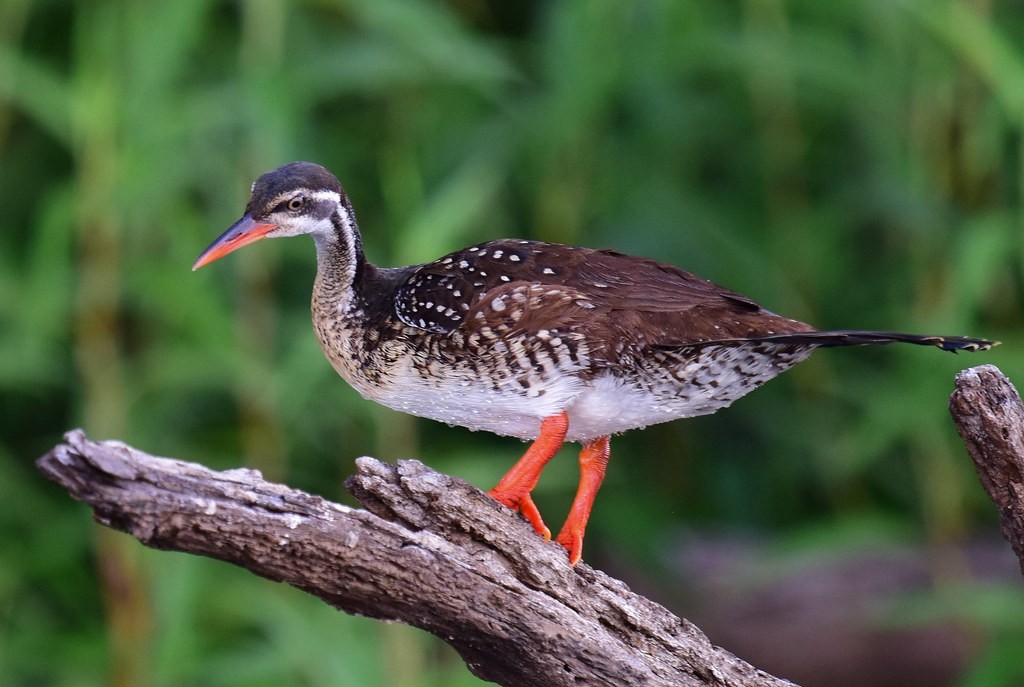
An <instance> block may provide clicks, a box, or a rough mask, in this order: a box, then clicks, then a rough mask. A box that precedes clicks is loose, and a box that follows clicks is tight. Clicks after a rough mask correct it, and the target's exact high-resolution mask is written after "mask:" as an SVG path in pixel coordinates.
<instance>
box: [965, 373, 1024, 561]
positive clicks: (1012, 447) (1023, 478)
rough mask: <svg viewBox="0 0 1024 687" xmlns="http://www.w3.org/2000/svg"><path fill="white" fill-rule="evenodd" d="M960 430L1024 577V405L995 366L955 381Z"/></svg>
mask: <svg viewBox="0 0 1024 687" xmlns="http://www.w3.org/2000/svg"><path fill="white" fill-rule="evenodd" d="M949 411H950V413H952V415H953V421H954V422H955V423H956V427H957V431H958V432H959V433H960V436H961V437H962V438H963V440H964V443H966V444H967V452H968V453H970V455H971V459H972V460H973V461H974V469H975V470H977V472H978V477H979V478H980V479H981V486H982V487H984V489H985V491H986V492H988V496H989V498H990V499H992V501H993V502H995V504H996V507H997V508H998V509H999V522H1000V525H1001V526H1002V529H1003V536H1004V537H1006V540H1007V541H1008V542H1010V546H1012V547H1013V550H1014V552H1015V553H1016V554H1017V558H1018V559H1020V562H1021V572H1022V573H1024V404H1022V403H1021V399H1020V394H1019V393H1018V392H1017V389H1015V388H1014V386H1013V384H1011V383H1010V380H1009V379H1007V378H1006V376H1005V375H1004V374H1003V373H1002V372H1000V371H999V368H998V367H996V366H995V365H979V366H978V367H972V368H969V369H967V370H964V371H962V372H960V373H959V374H957V376H956V389H955V390H954V391H953V395H952V396H951V397H950V399H949Z"/></svg>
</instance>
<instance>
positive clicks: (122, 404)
mask: <svg viewBox="0 0 1024 687" xmlns="http://www.w3.org/2000/svg"><path fill="white" fill-rule="evenodd" d="M120 10H121V8H120V6H119V5H117V4H115V3H105V4H95V5H82V6H79V7H78V8H77V10H76V22H75V27H74V28H75V38H76V42H75V50H76V51H77V53H78V59H77V60H76V67H77V69H76V71H75V73H74V74H73V75H72V79H73V87H72V102H71V122H72V129H73V131H72V133H73V145H74V151H73V155H74V157H75V169H76V179H75V183H76V186H77V199H78V205H77V208H76V212H75V221H76V225H77V235H78V248H77V260H78V265H77V274H78V284H77V290H76V291H77V294H76V295H77V299H78V303H77V306H76V309H75V311H76V320H75V344H74V347H75V360H76V363H77V368H78V373H79V376H80V377H81V380H82V382H81V390H82V395H81V404H82V407H81V413H82V420H83V422H84V425H85V427H86V428H87V429H88V431H89V432H92V433H94V434H95V435H97V436H104V437H125V436H127V428H128V419H127V415H128V411H127V404H126V398H125V396H126V390H125V368H124V360H123V358H122V347H123V346H124V339H125V332H124V330H123V328H122V323H121V316H122V311H121V307H122V297H121V290H122V276H123V275H122V271H123V269H124V266H123V264H122V253H121V247H122V238H121V232H122V229H123V226H122V222H121V219H120V218H121V215H122V207H121V202H120V201H121V194H119V192H118V191H119V189H118V184H119V181H120V178H119V177H120V166H119V165H120V161H121V156H120V152H121V151H120V149H119V146H118V138H119V133H120V132H119V127H120V124H121V121H120V112H119V109H118V102H119V100H120V98H122V97H123V94H122V93H121V92H120V89H119V83H120V80H121V76H122V74H120V73H119V71H120V70H119V67H120V66H121V63H120V61H119V60H120V55H119V54H118V49H119V48H120V46H121V42H120V39H121V37H122V36H121V35H119V31H118V29H119V28H120V21H119V17H118V16H117V15H118V14H119V13H120ZM94 535H95V541H96V565H97V567H98V572H99V579H100V581H101V584H102V586H103V600H104V605H105V608H106V612H107V629H108V632H109V636H110V649H111V655H110V660H111V665H110V684H111V685H113V686H114V687H144V686H145V685H148V684H150V674H151V670H150V667H151V666H150V658H151V655H150V653H151V651H150V650H151V638H152V634H151V629H152V628H151V609H150V606H149V602H148V598H147V593H146V587H147V575H146V573H145V570H144V569H143V568H142V566H141V564H140V561H139V553H140V549H139V547H138V546H137V545H136V544H135V542H133V541H131V540H130V539H128V538H126V537H123V536H121V535H119V534H117V533H115V532H113V531H112V530H109V529H106V528H102V527H98V526H97V527H96V528H95V530H94Z"/></svg>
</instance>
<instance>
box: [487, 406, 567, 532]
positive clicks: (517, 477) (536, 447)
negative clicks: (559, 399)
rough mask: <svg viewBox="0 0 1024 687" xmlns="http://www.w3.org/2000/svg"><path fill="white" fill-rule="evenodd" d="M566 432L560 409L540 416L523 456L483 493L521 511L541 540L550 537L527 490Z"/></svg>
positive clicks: (555, 451) (564, 418)
mask: <svg viewBox="0 0 1024 687" xmlns="http://www.w3.org/2000/svg"><path fill="white" fill-rule="evenodd" d="M568 431H569V416H568V415H566V414H565V413H564V412H562V413H559V414H558V415H552V416H551V417H548V418H544V420H543V421H542V422H541V423H540V434H539V435H538V436H537V438H536V440H534V442H533V443H532V444H530V448H528V449H526V453H524V454H523V457H522V458H520V459H519V461H518V462H517V463H516V464H515V465H513V466H512V469H511V470H509V471H508V472H507V473H505V476H504V477H502V478H501V481H499V482H498V484H497V485H496V486H495V487H494V489H491V490H490V491H489V492H487V493H488V494H489V495H490V496H491V498H493V499H494V500H495V501H497V502H498V503H501V504H503V505H505V506H508V507H509V508H511V509H512V510H517V511H519V512H520V513H522V514H523V516H524V517H525V518H526V519H527V520H529V521H530V524H531V525H533V529H534V530H536V531H537V534H539V535H540V536H542V537H544V540H545V541H547V540H549V539H551V530H549V529H548V528H547V525H545V524H544V520H543V519H542V518H541V517H540V511H539V510H538V509H537V505H536V504H535V503H534V502H533V498H532V497H531V496H530V492H531V491H533V488H534V487H535V486H537V481H538V480H539V479H540V473H541V472H542V471H543V470H544V466H545V465H547V464H548V461H549V460H551V458H552V457H553V456H554V455H555V454H556V453H558V449H560V448H562V444H563V443H565V433H566V432H568Z"/></svg>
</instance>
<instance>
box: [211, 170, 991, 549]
mask: <svg viewBox="0 0 1024 687" xmlns="http://www.w3.org/2000/svg"><path fill="white" fill-rule="evenodd" d="M302 234H308V235H309V236H311V237H312V238H313V243H314V244H315V247H316V256H317V271H316V279H315V282H314V287H313V296H312V319H313V326H314V330H315V333H316V336H317V339H318V340H319V342H320V346H321V348H322V349H323V352H324V354H325V355H326V357H327V359H328V360H329V361H330V363H331V365H332V366H333V367H334V369H335V370H336V371H337V372H338V374H339V375H340V376H341V377H342V378H344V379H345V381H347V382H348V383H349V384H350V385H351V386H352V387H353V388H354V389H355V390H356V391H357V392H359V394H361V395H362V396H363V397H365V398H367V399H369V400H372V401H375V402H377V403H380V404H383V405H385V406H388V407H390V408H393V409H395V410H398V411H401V412H403V413H408V414H411V415H416V416H420V417H425V418H430V419H432V420H437V421H440V422H444V423H447V424H449V425H455V426H461V427H466V428H468V429H470V430H486V431H488V432H492V433H494V434H498V435H504V436H511V437H517V438H519V439H522V440H527V441H530V442H532V443H531V444H530V445H529V447H528V448H527V450H526V452H525V453H524V454H523V456H522V457H521V458H520V459H519V460H518V461H517V462H516V463H515V464H514V465H513V466H512V468H511V469H510V470H509V471H508V472H507V473H506V474H505V475H504V476H503V477H502V478H501V479H500V480H499V482H498V483H497V485H496V486H495V487H494V488H493V489H491V490H490V491H489V492H487V493H488V494H489V495H490V496H491V497H492V498H493V499H494V500H496V501H497V502H498V503H500V504H503V505H504V506H507V507H509V508H511V509H513V510H516V511H519V512H520V513H521V514H522V516H524V517H525V518H526V520H527V521H529V523H530V524H531V525H532V526H533V529H534V530H535V531H536V532H537V533H538V534H540V535H541V536H543V537H544V538H545V539H550V538H551V532H550V530H549V529H548V527H547V526H546V525H545V523H544V520H543V518H542V517H541V514H540V512H539V510H538V508H537V506H536V504H535V503H534V501H533V498H532V496H531V492H532V491H533V489H534V487H535V486H536V485H537V482H538V480H539V479H540V476H541V472H542V471H543V469H544V467H545V465H546V464H547V463H548V461H549V460H550V459H551V458H552V457H553V456H554V455H555V453H557V452H558V451H559V449H560V448H561V447H562V445H563V444H564V443H565V442H578V443H580V444H581V446H582V448H581V450H580V453H579V465H580V479H579V485H578V488H577V491H576V495H575V497H574V498H573V501H572V505H571V507H570V510H569V513H568V516H567V517H566V520H565V524H564V526H563V527H562V529H561V530H560V532H559V534H558V535H557V536H556V537H555V539H556V541H557V542H558V543H559V544H561V545H562V546H563V547H564V548H565V549H566V551H567V552H568V558H569V562H570V564H571V565H575V564H576V563H578V562H579V560H580V559H581V557H582V552H583V538H584V533H585V530H586V526H587V521H588V519H589V517H590V513H591V510H592V507H593V504H594V499H595V497H596V495H597V492H598V489H599V488H600V486H601V482H602V480H603V479H604V475H605V470H606V467H607V464H608V460H609V454H610V438H611V436H613V435H616V434H620V433H622V432H626V431H628V430H632V429H640V428H644V427H646V426H649V425H654V424H657V423H661V422H668V421H670V420H675V419H678V418H685V417H693V416H698V415H706V414H710V413H714V412H716V411H717V410H720V409H722V408H725V407H726V406H728V405H730V404H731V403H732V402H733V401H735V400H736V399H738V398H740V397H741V396H744V395H745V394H747V393H749V392H751V391H753V390H754V389H755V388H757V387H759V386H761V385H762V384H764V383H765V382H767V381H768V380H769V379H772V378H773V377H775V376H777V375H779V374H780V373H782V372H784V371H785V370H787V369H789V368H791V367H792V366H794V365H796V364H797V363H799V362H801V361H803V360H805V359H807V358H808V357H809V356H810V355H811V353H812V352H813V351H814V350H815V349H817V348H824V347H835V346H857V345H865V344H888V343H896V342H902V343H911V344H920V345H926V346H935V347H938V348H940V349H943V350H946V351H954V352H956V351H983V350H987V349H989V348H991V347H992V346H994V345H996V344H997V343H998V342H995V341H988V340H986V339H979V338H970V337H962V336H924V335H917V334H904V333H899V332H883V331H860V330H837V331H822V330H817V329H815V328H814V327H812V326H811V325H809V324H806V323H804V322H800V321H798V320H795V319H790V318H787V317H783V316H781V315H777V314H775V313H773V312H770V311H768V310H766V309H764V308H762V307H761V306H760V305H758V303H757V302H755V301H754V300H752V299H751V298H748V297H747V296H744V295H741V294H738V293H735V292H733V291H730V290H728V289H725V288H722V287H720V286H718V285H716V284H714V283H712V282H711V281H708V280H706V279H703V278H701V277H698V276H696V275H694V274H691V273H689V272H686V271H684V270H683V269H681V268H678V267H674V266H672V265H669V264H665V263H662V262H658V261H656V260H652V259H648V258H642V257H634V256H630V255H627V254H624V253H621V252H618V251H614V250H596V249H592V248H583V247H575V246H567V245H562V244H556V243H545V242H540V241H532V240H525V239H499V240H492V241H487V242H485V243H479V244H477V245H474V246H470V247H467V248H464V249H462V250H458V251H455V252H453V253H449V254H448V255H445V256H443V257H441V258H439V259H437V260H435V261H433V262H428V263H424V264H420V265H411V266H407V267H378V266H376V265H374V264H373V263H371V262H369V261H368V260H367V258H366V256H365V254H364V251H363V244H362V238H361V234H360V230H359V227H358V224H357V223H356V215H355V211H354V210H353V207H352V203H351V201H350V200H349V197H348V195H347V194H346V193H345V190H344V189H343V188H342V186H341V184H340V183H339V182H338V180H337V178H335V176H334V175H333V174H332V173H331V172H330V171H328V170H327V169H326V168H324V167H322V166H321V165H318V164H315V163H312V162H292V163H289V164H286V165H283V166H281V167H278V168H276V169H274V170H271V171H269V172H266V173H265V174H263V175H261V176H260V177H259V178H258V179H256V181H255V182H254V183H253V185H252V187H251V189H250V197H249V201H248V203H247V205H246V208H245V213H244V214H243V216H242V217H241V219H239V220H238V221H237V222H235V223H234V224H233V225H232V226H231V227H230V228H229V229H228V230H227V231H226V232H224V233H223V234H222V235H221V236H219V237H218V238H217V239H216V240H214V241H213V242H212V243H211V244H210V246H209V247H208V248H206V250H204V251H203V252H202V254H201V255H200V256H199V258H198V259H197V260H196V261H195V264H194V265H193V268H192V269H193V270H196V269H199V268H200V267H203V266H204V265H207V264H209V263H211V262H213V261H215V260H217V259H219V258H222V257H224V256H225V255H227V254H229V253H231V252H233V251H235V250H237V249H238V248H241V247H242V246H245V245H248V244H250V243H253V242H255V241H258V240H261V239H264V238H279V237H288V236H298V235H302Z"/></svg>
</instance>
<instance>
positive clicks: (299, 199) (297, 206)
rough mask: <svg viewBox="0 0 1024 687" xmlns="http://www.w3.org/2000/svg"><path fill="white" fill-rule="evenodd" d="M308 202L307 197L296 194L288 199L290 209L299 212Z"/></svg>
mask: <svg viewBox="0 0 1024 687" xmlns="http://www.w3.org/2000/svg"><path fill="white" fill-rule="evenodd" d="M305 204H306V199H305V198H304V197H303V196H295V197H294V198H292V199H291V200H289V201H288V209H289V210H291V211H292V212H298V211H299V210H301V209H302V206H303V205H305Z"/></svg>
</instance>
